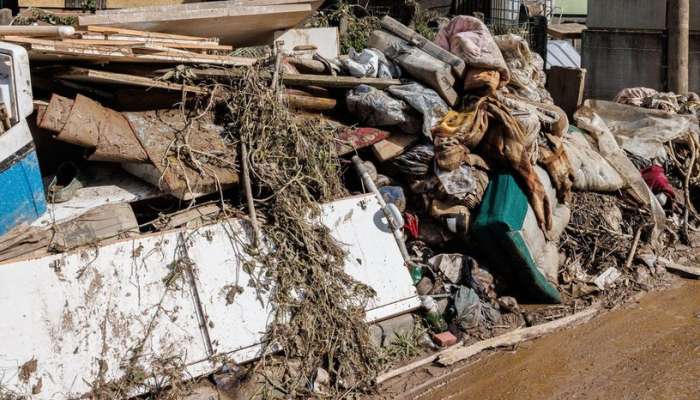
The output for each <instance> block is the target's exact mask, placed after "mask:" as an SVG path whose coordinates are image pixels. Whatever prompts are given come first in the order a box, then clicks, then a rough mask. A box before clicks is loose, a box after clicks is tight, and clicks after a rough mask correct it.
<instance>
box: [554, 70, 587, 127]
mask: <svg viewBox="0 0 700 400" xmlns="http://www.w3.org/2000/svg"><path fill="white" fill-rule="evenodd" d="M586 73H587V71H586V70H585V69H580V68H566V67H557V66H553V67H551V68H550V69H549V70H547V90H548V91H549V93H551V94H552V98H553V99H554V104H556V105H557V106H559V107H561V109H562V110H564V112H566V115H567V116H568V117H569V120H570V121H573V118H574V113H575V112H576V110H577V109H578V108H579V106H581V104H583V94H584V92H585V89H586V86H585V85H586Z"/></svg>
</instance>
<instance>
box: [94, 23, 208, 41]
mask: <svg viewBox="0 0 700 400" xmlns="http://www.w3.org/2000/svg"><path fill="white" fill-rule="evenodd" d="M86 29H87V31H88V32H99V33H118V34H121V35H134V36H141V37H147V38H161V39H175V40H195V41H201V42H211V41H217V39H216V38H209V37H198V36H187V35H173V34H171V33H161V32H149V31H139V30H135V29H126V28H116V27H112V26H88V27H86Z"/></svg>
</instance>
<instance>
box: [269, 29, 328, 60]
mask: <svg viewBox="0 0 700 400" xmlns="http://www.w3.org/2000/svg"><path fill="white" fill-rule="evenodd" d="M278 40H282V41H284V44H283V45H282V50H284V52H285V53H287V54H293V53H294V48H295V47H297V46H307V45H312V46H315V47H316V53H318V54H319V55H320V56H322V57H324V58H327V59H335V58H338V55H339V54H340V42H339V41H338V28H336V27H332V28H300V29H289V30H286V31H277V32H275V41H278Z"/></svg>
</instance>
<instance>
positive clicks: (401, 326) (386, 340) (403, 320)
mask: <svg viewBox="0 0 700 400" xmlns="http://www.w3.org/2000/svg"><path fill="white" fill-rule="evenodd" d="M377 325H378V326H379V327H380V328H381V330H382V346H389V345H390V344H392V343H394V341H395V340H396V335H397V334H398V335H402V336H408V335H410V334H411V333H413V329H414V327H415V321H414V320H413V315H411V314H404V315H400V316H398V317H394V318H391V319H387V320H385V321H382V322H379V323H378V324H377Z"/></svg>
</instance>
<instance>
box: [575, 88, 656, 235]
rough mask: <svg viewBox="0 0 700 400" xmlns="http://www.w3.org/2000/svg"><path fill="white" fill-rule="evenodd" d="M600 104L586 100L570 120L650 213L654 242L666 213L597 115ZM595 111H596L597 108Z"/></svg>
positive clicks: (603, 121)
mask: <svg viewBox="0 0 700 400" xmlns="http://www.w3.org/2000/svg"><path fill="white" fill-rule="evenodd" d="M602 103H603V102H595V101H591V100H586V101H585V102H584V103H583V106H582V107H581V108H579V109H578V111H576V114H574V119H575V120H576V124H577V125H578V127H579V128H582V129H585V130H586V131H588V133H589V134H590V135H591V136H592V137H593V138H594V139H595V140H596V143H597V144H598V151H599V152H600V155H601V156H603V158H605V159H606V160H607V161H608V162H609V163H610V165H612V167H613V168H615V170H617V172H618V173H619V174H620V176H622V178H623V179H624V181H625V183H626V185H628V186H629V189H630V193H631V194H632V196H634V198H635V199H636V200H637V201H638V202H639V203H641V204H642V205H644V206H645V207H647V208H648V209H649V210H651V213H652V218H653V220H654V224H655V225H656V230H655V233H654V235H652V236H653V237H652V239H653V240H654V241H655V240H656V238H657V237H658V236H657V235H658V233H659V232H660V231H661V230H663V228H664V226H666V213H665V212H664V210H663V208H662V207H661V204H659V201H658V200H657V199H656V196H654V193H652V191H651V189H649V186H647V184H646V182H644V179H643V178H642V175H641V174H640V173H639V171H638V170H637V167H636V166H635V165H634V164H633V163H632V161H630V159H629V158H628V157H627V155H626V154H625V152H624V150H623V149H622V148H621V147H620V145H619V144H618V143H617V142H616V141H615V136H614V135H613V133H612V132H611V131H610V128H608V125H607V124H606V122H605V120H603V119H602V118H601V117H600V116H599V115H598V114H597V113H596V109H595V108H594V106H598V107H600V106H602ZM604 103H606V104H608V105H614V106H620V107H629V106H622V105H619V104H615V103H610V102H604ZM598 107H596V108H598Z"/></svg>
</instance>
